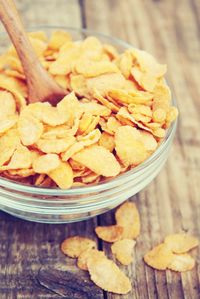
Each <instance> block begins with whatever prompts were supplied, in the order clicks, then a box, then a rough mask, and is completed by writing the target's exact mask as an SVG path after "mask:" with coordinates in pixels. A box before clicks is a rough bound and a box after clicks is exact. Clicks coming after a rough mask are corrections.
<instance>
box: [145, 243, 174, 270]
mask: <svg viewBox="0 0 200 299" xmlns="http://www.w3.org/2000/svg"><path fill="white" fill-rule="evenodd" d="M173 259H174V254H173V253H172V251H171V249H170V248H169V247H168V246H167V244H165V243H162V244H160V245H158V246H156V247H154V248H153V249H152V250H151V251H149V252H148V253H147V254H145V256H144V261H145V263H146V264H147V265H149V266H151V267H152V268H154V269H157V270H166V269H167V268H168V266H169V265H170V264H171V263H172V262H173Z"/></svg>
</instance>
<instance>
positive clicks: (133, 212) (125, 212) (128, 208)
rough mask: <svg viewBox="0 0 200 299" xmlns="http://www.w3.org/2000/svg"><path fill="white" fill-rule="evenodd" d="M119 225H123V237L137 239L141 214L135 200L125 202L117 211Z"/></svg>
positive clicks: (116, 217)
mask: <svg viewBox="0 0 200 299" xmlns="http://www.w3.org/2000/svg"><path fill="white" fill-rule="evenodd" d="M115 219H116V222H117V224H118V225H120V226H122V227H123V233H122V239H136V238H137V237H138V236H139V234H140V216H139V212H138V209H137V207H136V205H135V203H133V202H125V203H124V204H122V205H121V206H120V207H119V208H118V209H117V211H116V213H115Z"/></svg>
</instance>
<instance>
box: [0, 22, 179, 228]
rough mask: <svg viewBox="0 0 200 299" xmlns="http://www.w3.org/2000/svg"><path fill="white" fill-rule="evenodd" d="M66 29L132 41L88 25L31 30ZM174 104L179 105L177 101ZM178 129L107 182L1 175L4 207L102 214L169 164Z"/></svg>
mask: <svg viewBox="0 0 200 299" xmlns="http://www.w3.org/2000/svg"><path fill="white" fill-rule="evenodd" d="M56 29H64V30H66V31H68V32H69V33H71V35H72V36H73V38H74V39H75V40H81V39H84V38H86V37H87V36H90V35H93V36H96V37H98V38H99V39H100V40H101V41H102V42H103V43H110V44H112V45H114V46H115V47H116V48H117V49H118V50H119V51H123V50H125V49H127V48H130V47H131V45H129V44H127V43H125V42H123V41H121V40H119V39H116V38H113V37H109V36H106V35H103V34H100V33H96V32H93V31H90V30H86V29H75V28H69V27H63V28H61V27H60V26H59V27H56V26H51V27H44V26H40V27H36V28H32V30H30V31H35V30H44V31H45V32H46V33H47V34H50V33H51V32H52V31H53V30H56ZM9 44H10V41H9V39H8V37H7V35H6V34H5V33H1V35H0V51H1V53H2V52H3V51H5V50H6V49H7V47H8V45H9ZM173 104H174V105H175V103H174V101H173ZM175 131H176V122H174V123H173V124H172V126H171V127H170V128H169V129H168V132H167V134H166V137H165V139H164V141H163V142H162V144H161V145H160V147H159V148H158V149H157V150H156V151H155V153H154V154H153V155H152V156H151V157H149V158H148V159H147V160H146V161H145V162H143V163H142V164H141V165H139V166H137V167H136V168H134V169H132V170H130V171H128V172H126V173H124V174H122V175H119V176H118V177H116V178H114V179H112V180H110V181H108V182H104V183H99V184H97V185H92V186H88V187H81V188H72V189H69V190H60V189H48V188H38V187H31V186H26V185H22V184H19V183H15V182H13V181H10V180H6V179H3V178H0V209H1V210H3V211H5V212H7V213H9V214H12V215H14V216H17V217H20V218H23V219H26V220H30V221H35V222H43V223H68V222H75V221H80V220H84V219H88V218H90V217H93V216H96V215H99V214H102V213H104V212H106V211H109V210H110V209H113V208H114V207H116V206H117V205H119V204H121V203H122V202H123V201H125V200H126V199H128V198H129V197H131V196H133V195H135V194H136V193H138V192H139V191H140V190H142V189H143V188H144V187H146V186H147V185H148V184H149V183H150V182H151V181H152V180H153V179H154V178H155V177H156V176H157V174H158V173H159V172H160V170H161V169H162V167H163V165H164V164H165V162H166V160H167V158H168V155H169V150H170V147H171V144H172V141H173V137H174V134H175Z"/></svg>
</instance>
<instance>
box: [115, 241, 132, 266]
mask: <svg viewBox="0 0 200 299" xmlns="http://www.w3.org/2000/svg"><path fill="white" fill-rule="evenodd" d="M135 244H136V242H135V241H134V240H130V239H123V240H119V241H117V242H115V243H114V244H113V245H112V246H111V251H112V253H113V255H114V256H115V258H116V259H117V260H118V261H119V262H120V263H121V264H122V265H125V266H128V265H129V264H131V263H132V261H133V248H134V246H135Z"/></svg>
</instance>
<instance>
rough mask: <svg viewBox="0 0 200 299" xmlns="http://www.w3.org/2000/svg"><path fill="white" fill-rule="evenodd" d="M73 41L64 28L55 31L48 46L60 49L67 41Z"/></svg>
mask: <svg viewBox="0 0 200 299" xmlns="http://www.w3.org/2000/svg"><path fill="white" fill-rule="evenodd" d="M70 41H71V36H70V34H69V33H67V32H66V31H63V30H57V31H54V32H53V33H52V35H51V38H50V40H49V44H48V47H49V48H50V49H53V50H59V49H60V47H62V46H63V45H64V44H65V43H66V42H70Z"/></svg>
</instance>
